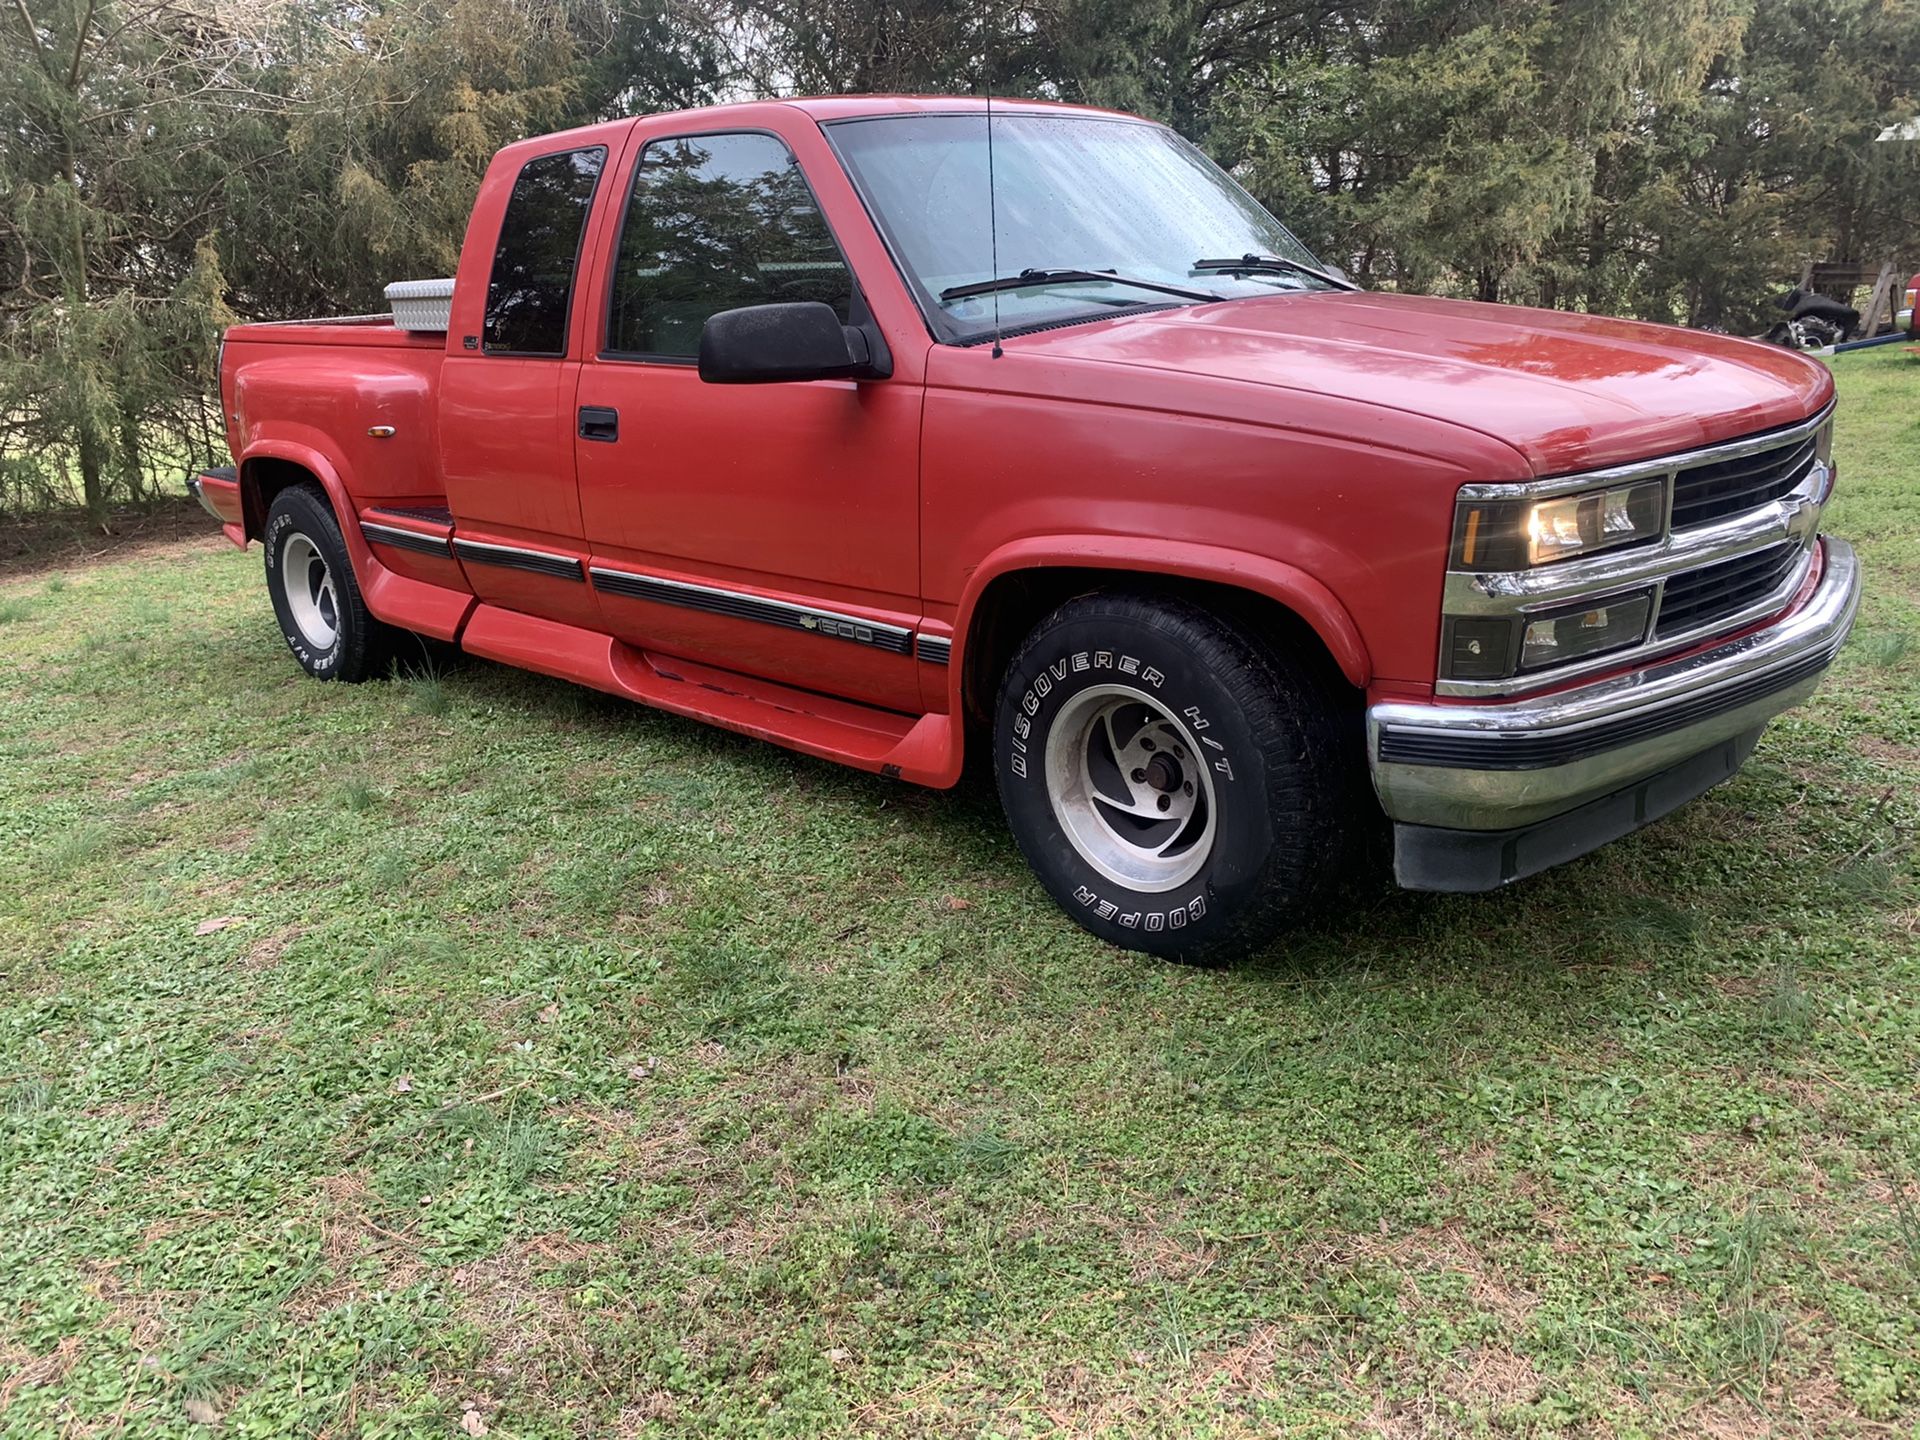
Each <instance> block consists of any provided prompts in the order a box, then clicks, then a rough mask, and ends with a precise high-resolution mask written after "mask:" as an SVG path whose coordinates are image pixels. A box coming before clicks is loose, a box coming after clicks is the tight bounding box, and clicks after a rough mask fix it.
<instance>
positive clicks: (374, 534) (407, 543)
mask: <svg viewBox="0 0 1920 1440" xmlns="http://www.w3.org/2000/svg"><path fill="white" fill-rule="evenodd" d="M360 533H361V534H363V535H365V536H366V537H367V539H369V540H371V541H373V542H374V543H375V544H378V545H391V546H393V547H394V549H396V550H418V551H419V552H420V553H421V554H422V555H438V556H440V557H441V558H442V559H445V558H447V557H448V556H449V555H451V554H452V553H453V548H452V546H451V545H449V544H448V543H447V537H446V536H444V535H428V534H426V533H424V532H423V531H419V530H403V529H401V528H400V527H399V526H398V525H380V524H376V523H375V522H374V521H372V520H362V521H361V522H360Z"/></svg>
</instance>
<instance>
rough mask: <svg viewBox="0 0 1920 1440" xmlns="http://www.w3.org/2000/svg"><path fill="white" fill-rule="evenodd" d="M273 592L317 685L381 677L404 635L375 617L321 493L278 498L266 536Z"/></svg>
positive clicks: (277, 613) (303, 489)
mask: <svg viewBox="0 0 1920 1440" xmlns="http://www.w3.org/2000/svg"><path fill="white" fill-rule="evenodd" d="M264 539H265V549H266V556H267V592H268V593H269V594H270V595H271V596H272V597H273V613H274V617H275V618H276V619H277V620H278V621H279V622H280V633H281V634H282V635H283V636H284V637H285V638H286V642H287V648H288V649H289V650H291V651H293V658H294V659H296V660H298V661H299V662H300V666H301V668H302V669H303V670H305V671H306V672H307V673H308V674H309V675H311V676H313V677H314V679H316V680H343V681H345V682H347V683H348V684H357V683H359V682H360V681H362V680H367V679H371V678H372V677H374V676H375V675H378V674H380V673H382V671H383V670H384V668H385V667H386V665H387V663H388V658H389V657H390V656H391V654H392V653H393V640H394V639H395V637H396V636H397V634H398V633H399V632H397V631H395V630H393V629H392V628H391V627H389V626H386V625H383V624H381V623H380V621H378V620H376V619H374V618H373V616H372V615H371V614H370V613H369V612H368V610H367V606H366V602H365V601H364V600H363V599H361V596H360V585H359V582H358V581H357V580H356V579H355V577H354V573H353V563H352V561H351V560H350V559H349V558H348V556H347V544H346V541H345V540H344V539H343V538H342V536H341V534H340V522H339V521H338V520H336V519H335V518H334V514H333V507H332V506H330V505H329V504H328V503H327V498H326V496H325V494H324V493H323V492H321V491H320V490H319V489H317V488H315V487H313V486H308V485H294V486H289V487H288V488H287V489H285V490H282V491H281V492H280V493H279V494H278V495H276V496H275V497H274V500H273V505H272V508H271V509H269V510H268V512H267V527H266V533H265V536H264Z"/></svg>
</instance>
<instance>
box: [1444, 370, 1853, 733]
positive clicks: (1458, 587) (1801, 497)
mask: <svg viewBox="0 0 1920 1440" xmlns="http://www.w3.org/2000/svg"><path fill="white" fill-rule="evenodd" d="M1832 414H1833V410H1832V407H1831V406H1828V407H1827V408H1826V409H1824V410H1822V411H1821V412H1820V413H1819V414H1818V415H1813V416H1809V417H1808V418H1807V419H1806V420H1803V421H1801V422H1799V423H1798V424H1795V425H1791V426H1786V427H1783V428H1780V429H1776V430H1770V431H1767V432H1764V433H1762V434H1758V435H1752V436H1748V437H1746V438H1744V439H1738V440H1728V441H1722V442H1720V443H1718V444H1714V445H1709V446H1705V447H1703V448H1701V449H1698V450H1691V451H1687V452H1684V453H1682V454H1677V455H1666V456H1656V457H1653V458H1651V459H1647V460H1638V461H1632V462H1629V463H1627V464H1624V465H1616V466H1611V467H1609V468H1606V469H1599V470H1589V471H1581V472H1578V473H1573V474H1567V475H1555V476H1549V477H1547V478H1544V479H1540V480H1534V481H1528V482H1522V483H1519V484H1514V483H1511V482H1487V483H1482V484H1469V485H1463V486H1462V487H1461V488H1460V492H1459V501H1460V503H1466V502H1471V501H1477V500H1488V501H1506V500H1516V499H1518V500H1534V499H1551V498H1555V497H1559V496H1565V495H1576V494H1586V493H1589V492H1594V491H1600V490H1602V489H1613V488H1618V487H1622V486H1627V485H1632V484H1637V483H1640V482H1643V481H1646V480H1649V479H1664V480H1665V481H1666V482H1667V484H1668V486H1669V487H1670V501H1669V511H1668V523H1667V524H1666V525H1665V526H1664V527H1663V529H1662V532H1661V534H1660V535H1659V536H1658V537H1657V538H1655V539H1649V540H1646V541H1643V542H1642V543H1640V544H1636V545H1630V546H1621V547H1618V548H1616V549H1612V550H1601V551H1599V552H1597V553H1595V554H1592V555H1582V556H1577V557H1575V558H1572V559H1567V560H1562V561H1558V562H1555V563H1552V564H1544V565H1535V566H1531V567H1528V568H1522V569H1514V570H1489V571H1474V570H1470V569H1467V568H1464V567H1454V566H1450V567H1449V569H1448V571H1447V576H1446V584H1445V590H1444V592H1443V601H1442V607H1443V615H1444V619H1443V622H1442V624H1441V627H1440V632H1441V633H1440V655H1439V672H1440V673H1439V678H1438V681H1437V684H1436V687H1435V688H1436V691H1437V693H1439V694H1441V695H1448V696H1458V697H1461V698H1470V699H1478V698H1483V697H1484V698H1492V697H1498V696H1507V695H1516V694H1523V693H1526V692H1527V691H1529V690H1533V689H1538V688H1539V687H1540V686H1542V685H1546V684H1550V683H1555V682H1564V681H1566V680H1571V679H1574V678H1576V677H1579V676H1585V675H1596V674H1602V673H1604V672H1607V671H1609V670H1616V669H1623V668H1626V667H1629V666H1632V665H1635V664H1640V663H1644V662H1645V661H1648V660H1651V659H1654V658H1656V657H1659V656H1663V655H1670V654H1673V653H1675V652H1676V651H1678V650H1680V649H1682V648H1684V647H1686V646H1689V645H1693V644H1696V643H1699V642H1702V641H1706V640H1710V639H1712V638H1713V637H1714V636H1716V635H1720V634H1726V633H1728V632H1730V631H1733V630H1736V629H1739V628H1740V627H1742V626H1745V625H1748V624H1751V623H1754V622H1756V621H1760V620H1763V619H1765V618H1767V617H1768V616H1769V615H1773V614H1777V613H1778V612H1779V611H1781V610H1783V609H1784V608H1785V607H1786V606H1787V604H1788V603H1789V602H1790V601H1791V599H1792V597H1793V594H1794V592H1795V590H1796V589H1797V588H1798V586H1799V585H1800V583H1801V581H1802V580H1803V579H1804V578H1805V576H1806V574H1807V572H1808V568H1809V567H1810V566H1811V565H1812V564H1813V553H1814V550H1815V547H1816V545H1817V543H1818V534H1819V526H1820V515H1821V511H1822V509H1823V508H1824V506H1825V504H1826V500H1827V494H1828V490H1829V487H1830V485H1831V482H1832V467H1831V465H1830V463H1829V462H1828V461H1827V459H1826V455H1825V444H1826V441H1827V437H1828V433H1829V432H1828V428H1827V427H1829V426H1830V425H1831V423H1832ZM1455 538H1456V542H1457V541H1458V536H1456V537H1455ZM1642 593H1650V594H1651V596H1652V599H1653V606H1654V615H1653V620H1652V624H1651V628H1650V629H1649V630H1648V632H1647V634H1646V635H1645V637H1644V639H1643V640H1642V641H1641V642H1640V643H1639V644H1638V645H1631V646H1621V647H1619V648H1614V649H1605V650H1601V651H1597V652H1595V653H1594V654H1593V655H1592V656H1590V657H1585V658H1576V659H1572V660H1568V661H1566V662H1565V663H1562V664H1558V665H1552V666H1539V667H1537V668H1535V669H1532V670H1521V669H1519V668H1518V666H1517V664H1515V665H1514V667H1513V669H1512V670H1511V671H1509V672H1508V673H1504V674H1495V673H1488V674H1486V675H1484V676H1482V675H1468V676H1455V675H1453V674H1452V673H1451V672H1450V669H1449V665H1450V660H1449V657H1450V655H1451V654H1452V653H1453V652H1452V650H1451V649H1450V648H1449V647H1450V645H1451V643H1452V641H1453V640H1454V639H1455V638H1457V629H1458V627H1459V626H1460V625H1462V624H1464V623H1467V622H1472V623H1473V624H1475V625H1477V626H1480V627H1481V628H1480V629H1479V630H1478V631H1476V632H1475V633H1476V634H1484V635H1491V636H1494V637H1495V638H1496V639H1497V638H1498V637H1499V636H1501V635H1503V634H1504V635H1505V636H1506V638H1507V640H1508V643H1509V647H1510V648H1509V650H1508V652H1507V654H1508V658H1509V660H1510V662H1511V661H1514V660H1517V657H1518V656H1519V655H1520V653H1521V651H1522V648H1523V635H1524V631H1523V630H1522V629H1521V628H1520V626H1522V625H1529V624H1531V623H1533V622H1534V621H1536V620H1538V619H1542V618H1553V617H1562V618H1564V616H1565V615H1567V614H1568V613H1572V612H1577V611H1579V610H1580V607H1583V606H1588V605H1592V606H1602V605H1605V604H1607V603H1609V602H1611V601H1612V600H1614V599H1619V600H1622V601H1627V600H1631V599H1634V598H1635V597H1636V596H1638V595H1639V594H1642ZM1503 620H1506V621H1511V622H1514V628H1512V629H1508V630H1504V631H1502V630H1501V629H1500V628H1499V625H1498V622H1500V621H1503ZM1474 653H1475V654H1478V653H1480V652H1478V651H1476V652H1474Z"/></svg>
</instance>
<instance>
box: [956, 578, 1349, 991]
mask: <svg viewBox="0 0 1920 1440" xmlns="http://www.w3.org/2000/svg"><path fill="white" fill-rule="evenodd" d="M1350 710H1351V707H1350V706H1346V705H1343V704H1342V697H1341V696H1340V694H1339V692H1338V690H1337V687H1336V686H1335V685H1334V684H1333V683H1331V682H1330V680H1329V679H1328V677H1327V675H1326V674H1325V667H1324V665H1322V664H1320V663H1319V659H1318V657H1289V656H1287V655H1286V654H1284V653H1282V652H1281V650H1280V649H1279V648H1278V647H1276V646H1274V645H1272V644H1269V643H1267V642H1265V641H1264V640H1262V639H1260V638H1258V637H1256V636H1255V635H1253V634H1252V633H1251V632H1250V631H1249V630H1247V629H1244V628H1242V627H1241V626H1239V625H1237V624H1234V623H1231V622H1229V621H1227V620H1225V619H1223V618H1221V617H1219V616H1217V615H1215V614H1213V613H1212V612H1210V611H1208V610H1206V609H1203V608H1201V607H1200V606H1198V605H1195V604H1193V603H1191V602H1189V601H1187V600H1185V599H1181V598H1178V597H1172V596H1168V597H1158V596H1146V595H1123V594H1094V595H1085V596H1081V597H1078V598H1076V599H1074V600H1070V601H1068V602H1067V603H1066V604H1064V605H1062V606H1061V607H1060V608H1059V609H1058V610H1056V611H1054V612H1053V614H1051V615H1049V616H1048V617H1047V618H1046V619H1044V620H1043V621H1041V622H1040V624H1039V625H1038V626H1036V627H1035V628H1034V630H1033V632H1032V634H1030V635H1029V636H1028V637H1027V639H1026V641H1025V643H1024V644H1023V645H1022V646H1021V647H1020V649H1019V651H1018V652H1017V653H1016V654H1015V656H1014V658H1013V661H1012V663H1011V664H1010V665H1009V667H1008V670H1007V673H1006V676H1005V678H1004V680H1003V682H1002V685H1001V689H1000V697H999V703H998V705H997V707H996V716H995V725H994V752H995V754H994V759H995V769H996V771H997V773H998V778H999V786H1000V798H1001V803H1002V804H1003V805H1004V807H1005V809H1006V813H1007V821H1008V824H1009V825H1010V826H1011V827H1012V830H1013V834H1014V838H1015V839H1016V840H1017V841H1018V842H1019V845H1020V849H1021V851H1022V853H1023V854H1025V856H1026V858H1027V861H1028V863H1029V864H1030V865H1031V866H1032V867H1033V869H1034V872H1035V874H1036V875H1038V876H1039V878H1040V881H1041V883H1042V884H1043V885H1045V886H1046V887H1047V889H1048V891H1049V892H1050V893H1051V894H1052V895H1053V897H1054V899H1055V900H1057V901H1058V902H1059V903H1060V905H1061V907H1062V908H1063V909H1065V910H1066V911H1067V913H1068V914H1070V915H1072V916H1073V918H1074V919H1075V920H1076V921H1078V922H1079V923H1080V924H1081V925H1082V926H1084V927H1085V928H1086V929H1088V930H1090V931H1092V932H1093V933H1094V934H1095V935H1098V936H1099V937H1100V938H1101V939H1103V940H1106V941H1109V942H1110V943H1112V944H1115V945H1121V946H1125V947H1126V948H1129V949H1134V950H1145V951H1148V952H1151V953H1153V954H1157V955H1163V956H1166V957H1169V958H1172V959H1180V960H1199V959H1219V958H1224V957H1226V956H1228V955H1231V954H1233V953H1235V952H1237V951H1239V950H1242V949H1245V948H1248V947H1249V946H1251V945H1252V944H1254V943H1256V942H1258V941H1259V940H1260V939H1262V938H1264V937H1265V936H1266V935H1268V934H1270V933H1271V932H1272V931H1273V930H1274V929H1275V928H1277V927H1278V926H1280V925H1282V924H1284V923H1285V922H1286V921H1287V920H1288V919H1289V918H1290V917H1292V916H1293V915H1295V914H1297V913H1299V912H1301V911H1303V910H1305V909H1307V908H1308V907H1309V906H1310V905H1311V903H1312V902H1313V901H1314V900H1316V899H1317V898H1318V897H1319V896H1320V895H1321V894H1322V893H1323V892H1324V890H1325V889H1326V888H1327V887H1328V885H1329V883H1330V882H1331V881H1333V880H1335V879H1337V878H1338V877H1339V876H1340V873H1341V871H1342V869H1343V863H1344V857H1346V856H1347V855H1348V854H1349V853H1350V852H1351V851H1352V849H1353V847H1354V845H1355V843H1356V841H1357V840H1358V838H1359V834H1360V832H1361V831H1362V830H1363V829H1364V826H1365V824H1366V818H1367V817H1366V816H1365V814H1364V812H1363V811H1358V810H1357V809H1356V807H1355V806H1354V804H1353V801H1354V799H1355V797H1356V787H1355V786H1354V784H1353V774H1354V767H1355V765H1356V764H1357V763H1358V759H1359V756H1358V744H1357V741H1358V735H1359V720H1358V717H1357V715H1353V714H1351V713H1350Z"/></svg>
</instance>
